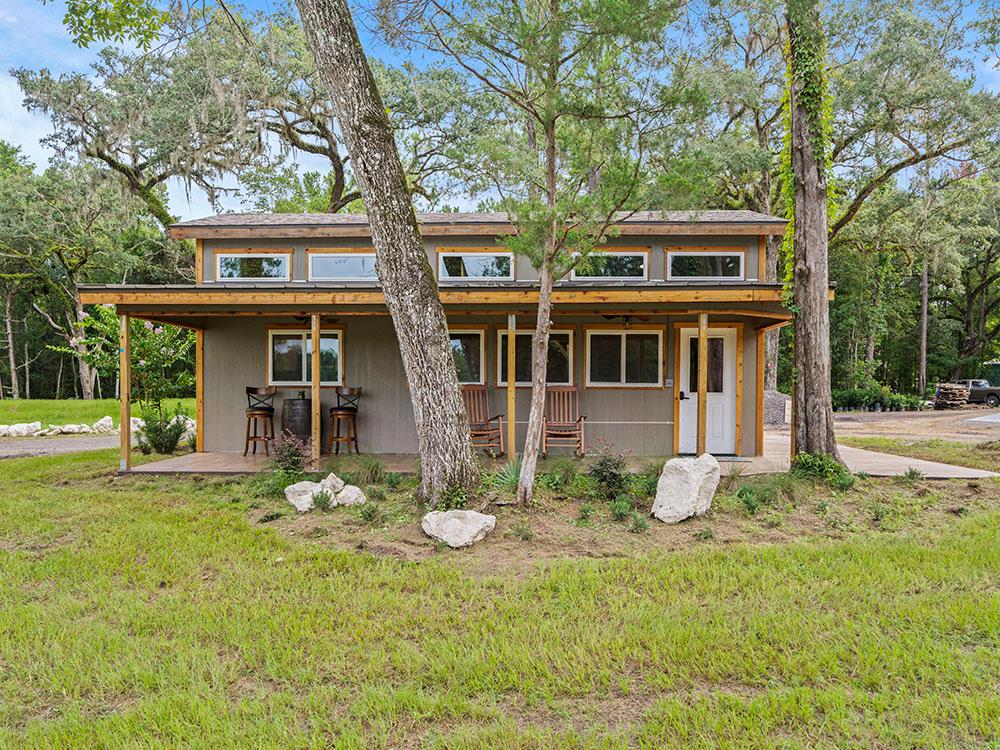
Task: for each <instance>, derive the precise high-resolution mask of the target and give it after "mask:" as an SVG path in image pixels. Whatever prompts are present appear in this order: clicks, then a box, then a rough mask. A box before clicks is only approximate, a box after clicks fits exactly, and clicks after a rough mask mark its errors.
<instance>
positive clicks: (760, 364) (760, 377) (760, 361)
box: [755, 330, 767, 456]
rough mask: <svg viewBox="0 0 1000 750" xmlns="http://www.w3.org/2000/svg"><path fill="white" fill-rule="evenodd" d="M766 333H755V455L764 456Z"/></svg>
mask: <svg viewBox="0 0 1000 750" xmlns="http://www.w3.org/2000/svg"><path fill="white" fill-rule="evenodd" d="M766 342H767V336H766V331H764V330H758V331H757V414H756V417H757V419H756V429H757V432H756V440H757V446H756V448H755V455H757V456H763V455H764V355H765V353H766V351H767V349H766Z"/></svg>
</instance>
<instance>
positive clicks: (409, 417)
mask: <svg viewBox="0 0 1000 750" xmlns="http://www.w3.org/2000/svg"><path fill="white" fill-rule="evenodd" d="M311 246H312V245H311ZM331 317H334V318H335V317H336V312H335V311H331ZM722 319H723V318H722V316H713V318H712V320H713V321H718V320H722ZM725 319H726V320H729V321H739V320H741V318H739V317H735V316H733V317H728V318H725ZM680 320H691V318H690V316H685V317H676V316H666V315H659V316H656V317H651V318H650V320H648V321H644V324H655V325H662V326H663V328H664V350H663V358H664V375H665V380H666V382H668V383H672V382H673V381H674V379H675V372H676V363H675V362H674V361H673V360H674V323H675V322H677V321H680ZM743 320H744V328H743V390H742V393H743V398H742V441H741V445H740V446H739V447H738V452H740V453H742V454H743V455H752V454H753V453H754V452H755V449H756V444H755V443H756V430H755V419H756V393H757V390H756V387H757V383H756V355H757V353H756V343H757V338H756V332H755V330H754V327H753V325H752V321H751V320H749V319H743ZM289 322H291V321H290V320H289V318H287V317H285V318H279V317H275V318H261V317H233V318H225V317H216V318H211V319H209V321H208V324H207V328H206V330H205V337H204V342H205V343H204V346H205V358H204V362H205V366H204V387H205V399H204V422H205V424H204V440H205V444H204V449H205V450H207V451H223V452H236V451H238V452H242V450H243V435H244V428H245V421H244V416H243V410H244V407H245V405H246V397H245V394H244V388H245V387H246V386H249V385H264V384H265V383H266V379H267V374H266V360H267V353H266V349H267V330H268V327H269V326H276V325H285V326H287V325H288V324H289ZM518 322H519V325H525V324H529V325H530V324H531V323H532V321H531V320H529V319H528V318H526V317H525V318H522V319H519V321H518ZM608 323H609V321H608V320H606V319H604V318H602V317H600V316H599V315H595V316H593V317H583V316H574V317H572V318H570V317H563V318H560V317H559V316H558V315H557V316H555V317H554V321H553V327H554V328H558V329H567V328H568V329H571V330H573V332H574V341H573V349H574V356H573V370H574V382H575V384H576V386H577V387H578V388H580V402H581V411H582V413H584V414H586V415H587V427H586V436H587V444H588V450H593V449H594V448H596V447H598V446H599V445H600V444H601V443H606V444H609V445H611V446H613V447H614V448H615V449H616V450H626V451H631V452H632V453H634V454H637V455H669V454H672V453H673V452H674V440H673V433H674V425H673V408H674V401H673V398H674V389H673V387H672V386H670V387H662V388H654V389H641V390H640V389H636V388H585V387H584V386H583V384H584V382H585V378H584V376H585V373H584V361H585V356H584V350H585V334H584V331H585V326H586V325H588V324H602V325H607V324H608ZM452 324H453V327H454V328H456V329H457V328H462V327H472V326H475V327H480V326H484V325H485V326H486V328H485V337H486V339H485V349H486V362H485V368H486V370H485V374H486V384H487V386H488V387H489V388H490V393H491V396H492V399H493V406H494V411H495V413H498V414H503V413H505V412H506V404H507V392H506V387H505V386H501V387H497V385H496V383H497V377H496V376H497V364H496V363H497V360H496V356H497V352H496V346H497V331H498V330H503V329H506V320H505V319H501V318H498V317H477V316H462V317H461V318H453V319H452ZM336 326H337V327H342V328H343V330H344V350H343V369H344V382H345V384H346V385H350V386H361V387H363V388H364V397H363V398H362V402H361V409H360V413H359V420H358V434H359V439H360V443H361V449H362V450H363V451H366V452H372V453H415V452H416V451H417V443H416V435H415V431H414V425H413V411H412V407H411V404H410V398H409V393H408V390H407V384H406V379H405V376H404V373H403V367H402V361H401V359H400V356H399V350H398V346H397V343H396V338H395V333H394V331H393V328H392V324H391V321H390V319H389V318H388V317H387V316H381V315H380V316H342V317H340V318H338V319H337V322H336ZM306 327H307V324H304V325H303V328H306ZM303 388H306V389H308V387H307V386H306V387H297V386H287V387H281V388H279V397H278V399H276V404H275V405H276V419H275V422H276V428H277V429H278V430H279V431H280V429H281V427H280V415H281V402H282V400H283V399H284V398H295V397H296V396H297V392H298V391H299V390H302V389H303ZM529 399H530V389H529V388H526V387H520V388H518V389H517V402H516V403H517V410H516V421H517V435H518V445H519V446H520V445H521V444H522V442H523V439H524V432H525V429H526V422H527V417H528V408H529ZM322 400H323V410H322V414H323V418H324V425H323V439H324V445H325V440H326V424H325V421H326V414H327V409H328V408H329V407H330V406H331V405H333V403H334V401H335V397H334V395H333V391H332V390H331V389H327V388H324V389H323V399H322Z"/></svg>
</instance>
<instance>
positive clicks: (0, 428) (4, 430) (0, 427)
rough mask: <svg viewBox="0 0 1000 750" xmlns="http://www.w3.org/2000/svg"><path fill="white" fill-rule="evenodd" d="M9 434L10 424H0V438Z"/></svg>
mask: <svg viewBox="0 0 1000 750" xmlns="http://www.w3.org/2000/svg"><path fill="white" fill-rule="evenodd" d="M9 436H10V425H9V424H0V438H5V437H9Z"/></svg>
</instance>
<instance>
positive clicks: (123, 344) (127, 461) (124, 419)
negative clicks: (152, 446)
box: [118, 315, 132, 471]
mask: <svg viewBox="0 0 1000 750" xmlns="http://www.w3.org/2000/svg"><path fill="white" fill-rule="evenodd" d="M129 321H130V319H129V316H128V315H120V316H118V325H119V329H118V400H119V402H120V407H121V409H120V411H119V414H118V436H119V446H118V453H119V455H118V470H119V471H130V470H131V469H132V331H131V326H130V325H129Z"/></svg>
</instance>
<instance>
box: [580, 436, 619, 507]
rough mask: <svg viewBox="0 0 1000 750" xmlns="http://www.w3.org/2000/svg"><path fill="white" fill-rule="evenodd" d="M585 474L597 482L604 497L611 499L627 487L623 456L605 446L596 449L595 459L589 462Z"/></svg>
mask: <svg viewBox="0 0 1000 750" xmlns="http://www.w3.org/2000/svg"><path fill="white" fill-rule="evenodd" d="M587 474H588V475H589V476H590V477H591V479H593V480H594V481H595V482H596V483H597V487H598V489H599V490H600V491H601V493H602V494H603V495H604V497H606V498H608V499H611V498H613V497H616V496H618V495H620V494H621V493H623V492H625V491H626V490H627V489H628V473H627V472H626V468H625V456H623V455H622V454H621V453H613V452H612V451H611V450H610V449H608V448H607V447H602V448H601V449H600V451H598V454H597V459H596V460H595V461H594V463H593V464H591V466H590V469H589V470H588V471H587Z"/></svg>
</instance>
